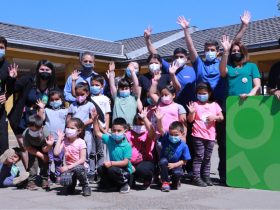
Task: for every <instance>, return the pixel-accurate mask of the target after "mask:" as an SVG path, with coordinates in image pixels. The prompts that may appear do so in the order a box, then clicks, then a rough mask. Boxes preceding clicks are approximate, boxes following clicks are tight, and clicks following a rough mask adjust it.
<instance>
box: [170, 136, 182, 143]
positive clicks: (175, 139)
mask: <svg viewBox="0 0 280 210" xmlns="http://www.w3.org/2000/svg"><path fill="white" fill-rule="evenodd" d="M168 139H169V141H170V142H171V143H173V144H176V143H178V142H179V141H181V139H180V137H179V136H171V135H169V137H168Z"/></svg>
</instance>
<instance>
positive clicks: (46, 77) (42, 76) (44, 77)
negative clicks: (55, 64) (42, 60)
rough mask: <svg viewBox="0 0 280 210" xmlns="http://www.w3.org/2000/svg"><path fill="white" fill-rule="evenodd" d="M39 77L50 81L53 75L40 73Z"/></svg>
mask: <svg viewBox="0 0 280 210" xmlns="http://www.w3.org/2000/svg"><path fill="white" fill-rule="evenodd" d="M39 77H40V79H42V80H49V79H50V78H51V77H52V74H51V73H48V72H40V73H39Z"/></svg>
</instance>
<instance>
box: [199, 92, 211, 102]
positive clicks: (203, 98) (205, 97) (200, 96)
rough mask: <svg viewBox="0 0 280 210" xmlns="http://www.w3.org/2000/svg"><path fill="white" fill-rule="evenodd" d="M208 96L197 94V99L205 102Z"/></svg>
mask: <svg viewBox="0 0 280 210" xmlns="http://www.w3.org/2000/svg"><path fill="white" fill-rule="evenodd" d="M208 98H209V96H208V94H205V95H201V94H197V99H198V100H199V101H200V102H207V101H208Z"/></svg>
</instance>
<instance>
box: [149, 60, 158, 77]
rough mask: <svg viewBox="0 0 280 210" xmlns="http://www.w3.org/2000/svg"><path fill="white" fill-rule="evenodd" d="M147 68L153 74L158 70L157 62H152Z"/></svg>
mask: <svg viewBox="0 0 280 210" xmlns="http://www.w3.org/2000/svg"><path fill="white" fill-rule="evenodd" d="M149 70H150V72H151V73H153V74H154V73H156V72H158V71H160V65H159V64H157V63H152V64H150V65H149Z"/></svg>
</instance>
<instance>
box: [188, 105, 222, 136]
mask: <svg viewBox="0 0 280 210" xmlns="http://www.w3.org/2000/svg"><path fill="white" fill-rule="evenodd" d="M194 106H195V111H196V113H195V118H194V123H193V129H192V135H193V136H194V137H198V138H203V139H207V140H212V141H215V140H216V128H215V122H211V123H208V122H206V118H207V117H208V116H210V115H214V116H217V115H218V114H219V113H221V111H222V109H221V107H220V106H219V104H217V103H216V102H213V103H206V104H202V103H200V102H194Z"/></svg>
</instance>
